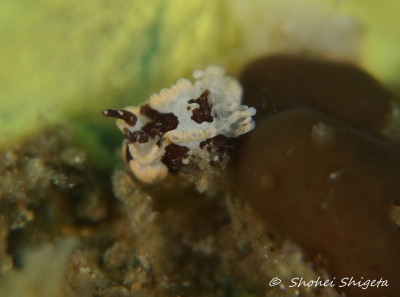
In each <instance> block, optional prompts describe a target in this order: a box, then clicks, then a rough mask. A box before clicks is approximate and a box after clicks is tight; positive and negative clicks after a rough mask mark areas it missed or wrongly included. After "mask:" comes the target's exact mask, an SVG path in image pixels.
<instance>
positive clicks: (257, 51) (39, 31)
mask: <svg viewBox="0 0 400 297" xmlns="http://www.w3.org/2000/svg"><path fill="white" fill-rule="evenodd" d="M399 8H400V2H398V1H396V0H383V1H375V0H362V1H361V0H347V1H346V0H336V1H333V0H318V1H317V0H264V1H261V0H254V1H240V0H229V1H228V0H219V1H211V0H210V1H208V0H206V1H204V0H191V1H185V0H171V1H162V0H152V1H144V0H114V1H110V0H84V1H82V0H58V1H53V0H37V1H29V0H2V1H0V145H1V146H4V145H8V144H10V143H14V142H18V141H19V140H20V139H23V138H24V137H26V136H27V135H29V134H30V133H33V132H34V131H35V130H36V129H38V128H40V127H44V126H48V125H55V124H59V123H61V124H65V125H67V126H68V127H70V128H71V129H72V130H73V131H74V132H75V135H76V139H77V141H78V142H80V143H81V144H82V145H83V146H85V147H87V148H88V149H89V150H90V151H91V152H92V153H93V154H94V155H97V156H99V157H101V156H106V155H107V154H109V151H110V150H114V149H115V146H116V145H118V146H119V143H120V142H121V141H122V136H121V135H120V134H119V131H117V129H116V127H115V125H114V121H113V120H110V119H106V118H103V117H102V116H101V111H102V110H103V109H107V108H122V107H125V106H127V105H135V104H138V103H139V102H143V101H145V100H147V99H148V98H149V95H150V94H151V93H153V92H159V91H160V89H161V88H163V87H169V86H170V85H171V84H173V83H175V81H176V80H177V79H178V78H179V77H188V78H191V73H192V72H193V71H194V70H195V69H203V68H205V67H206V66H207V65H209V64H218V65H222V66H224V67H225V68H226V69H227V72H228V74H230V75H237V74H238V72H239V71H240V69H241V68H242V67H243V65H245V64H246V63H247V62H248V61H250V60H251V59H253V58H255V57H257V56H260V55H265V54H268V53H274V52H291V53H296V54H297V53H301V54H303V53H304V54H307V55H315V56H322V57H324V58H327V59H337V60H346V61H350V62H353V63H357V64H359V65H361V66H362V67H363V68H365V69H366V70H368V71H369V72H371V73H372V74H373V75H375V76H376V77H378V78H379V79H380V80H381V81H383V83H384V84H386V85H387V86H388V87H390V88H391V89H392V90H394V91H398V90H399V77H400V76H399V75H400V51H399V49H400V36H399V32H400V21H398V16H397V12H398V11H399ZM105 160H106V159H105Z"/></svg>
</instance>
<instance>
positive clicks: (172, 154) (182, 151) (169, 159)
mask: <svg viewBox="0 0 400 297" xmlns="http://www.w3.org/2000/svg"><path fill="white" fill-rule="evenodd" d="M188 152H189V148H187V147H186V146H181V145H177V144H175V143H171V144H169V145H168V146H167V147H166V148H165V154H164V156H162V158H161V162H163V163H164V164H165V165H166V166H167V167H168V169H169V171H170V172H173V173H177V172H178V171H179V170H180V169H181V168H182V167H184V166H185V164H183V163H182V160H183V159H186V158H188V157H189V155H188Z"/></svg>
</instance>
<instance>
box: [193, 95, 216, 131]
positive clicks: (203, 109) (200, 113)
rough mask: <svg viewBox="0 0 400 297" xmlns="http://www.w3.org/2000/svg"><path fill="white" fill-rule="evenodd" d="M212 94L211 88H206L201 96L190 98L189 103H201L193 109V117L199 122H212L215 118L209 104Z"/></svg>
mask: <svg viewBox="0 0 400 297" xmlns="http://www.w3.org/2000/svg"><path fill="white" fill-rule="evenodd" d="M209 94H210V91H209V90H205V91H204V92H203V93H202V94H201V95H200V97H199V98H197V99H196V100H195V99H190V100H189V101H188V103H196V104H198V105H199V107H198V108H195V109H193V111H192V112H193V115H192V117H191V119H192V120H193V121H195V122H196V123H198V124H201V123H203V122H210V123H211V122H212V121H213V120H214V118H213V117H212V116H211V109H212V107H211V106H210V105H209V104H208V95H209Z"/></svg>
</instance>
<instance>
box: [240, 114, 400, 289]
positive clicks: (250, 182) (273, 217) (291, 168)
mask: <svg viewBox="0 0 400 297" xmlns="http://www.w3.org/2000/svg"><path fill="white" fill-rule="evenodd" d="M238 185H239V191H240V193H241V195H242V197H243V198H244V199H245V200H246V201H248V203H249V204H250V205H251V206H252V208H253V209H254V211H255V213H256V214H257V215H259V216H260V218H261V219H262V220H263V222H264V223H265V225H266V227H267V228H268V230H269V231H270V232H272V234H273V235H275V236H277V238H280V239H282V240H284V239H289V240H291V241H293V242H294V243H296V244H299V245H300V246H301V247H302V248H303V250H304V252H305V255H306V256H307V258H308V260H311V261H312V260H314V259H315V258H316V257H320V256H322V258H323V259H325V260H326V263H327V267H326V268H327V270H328V272H329V273H330V274H331V276H332V277H336V284H337V286H336V289H338V290H344V291H345V292H346V293H347V294H348V295H347V296H365V297H367V296H368V297H369V296H371V297H372V296H373V297H377V296H384V294H386V295H387V296H392V297H394V296H396V295H397V296H398V292H400V232H399V231H398V230H397V228H396V226H395V224H394V222H393V221H391V219H390V208H391V206H392V205H393V203H394V201H395V199H396V198H398V197H399V195H400V152H399V151H398V150H397V149H396V148H393V147H392V146H391V145H388V144H385V143H383V142H380V141H378V140H377V139H375V138H373V137H371V136H370V135H369V134H367V133H365V132H362V131H359V130H356V129H353V128H351V127H349V126H347V125H344V124H342V123H340V122H337V121H335V120H333V119H331V118H329V117H327V116H325V115H323V114H320V113H318V112H315V111H310V110H306V109H293V110H289V111H285V112H282V113H277V114H275V115H272V116H270V117H266V118H264V119H262V120H260V121H258V123H257V128H256V129H255V130H254V131H253V132H252V133H250V134H249V135H248V137H247V138H245V139H244V141H243V142H242V144H241V147H240V148H239V158H238ZM299 277H301V276H299ZM343 277H349V278H350V277H354V278H355V279H356V280H360V279H361V277H363V281H365V280H367V279H371V280H372V279H376V280H379V279H380V278H383V279H387V280H389V287H382V288H379V289H378V288H368V289H366V290H362V289H361V288H359V287H355V286H351V287H345V288H339V287H338V286H339V285H340V281H339V280H340V279H341V278H343Z"/></svg>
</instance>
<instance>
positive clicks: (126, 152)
mask: <svg viewBox="0 0 400 297" xmlns="http://www.w3.org/2000/svg"><path fill="white" fill-rule="evenodd" d="M124 156H125V162H126V163H129V161H130V160H133V157H132V155H131V152H130V151H129V147H128V144H125V145H124Z"/></svg>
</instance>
